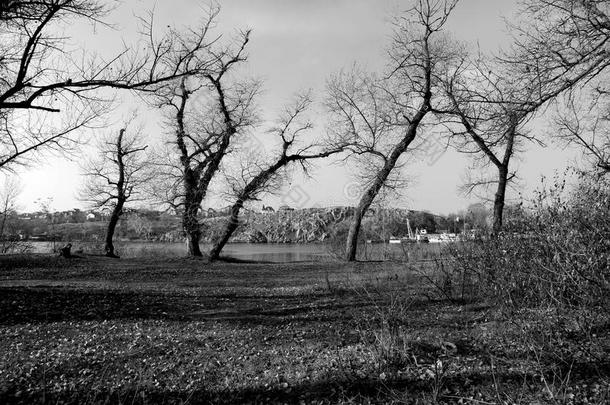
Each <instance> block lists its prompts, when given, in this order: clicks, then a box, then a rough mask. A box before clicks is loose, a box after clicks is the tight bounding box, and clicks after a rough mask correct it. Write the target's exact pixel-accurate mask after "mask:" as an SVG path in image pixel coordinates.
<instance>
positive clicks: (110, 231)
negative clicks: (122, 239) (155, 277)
mask: <svg viewBox="0 0 610 405" xmlns="http://www.w3.org/2000/svg"><path fill="white" fill-rule="evenodd" d="M124 134H125V129H121V130H120V131H119V137H118V138H117V141H116V163H117V165H118V169H119V179H118V181H117V183H116V191H117V195H116V205H115V206H114V209H113V210H112V215H111V216H110V221H109V222H108V228H107V229H106V243H105V246H104V250H105V251H106V256H108V257H115V258H118V256H117V255H116V253H115V252H114V244H113V243H112V239H113V237H114V230H115V229H116V225H117V223H118V222H119V218H120V216H121V214H122V213H123V205H124V204H125V201H127V197H126V194H125V164H124V162H123V156H124V152H123V135H124Z"/></svg>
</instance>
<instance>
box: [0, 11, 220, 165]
mask: <svg viewBox="0 0 610 405" xmlns="http://www.w3.org/2000/svg"><path fill="white" fill-rule="evenodd" d="M108 4H109V3H107V2H103V1H98V0H40V1H25V0H13V1H8V2H2V8H0V124H1V125H0V170H2V169H4V170H7V169H10V168H11V167H13V166H14V165H15V164H16V163H19V162H23V160H24V158H27V157H28V156H33V155H36V153H38V152H42V151H45V150H59V151H62V150H65V149H66V148H68V147H69V146H70V145H71V142H70V141H73V140H74V139H75V137H76V133H77V132H78V131H77V130H78V129H81V128H84V127H87V126H90V125H92V123H93V122H94V119H95V118H97V117H98V116H99V115H100V114H102V113H103V112H104V110H105V106H106V105H107V102H108V101H109V100H108V97H106V98H104V97H103V96H102V95H101V94H102V93H100V90H101V89H103V88H110V89H126V90H137V91H145V92H154V91H157V90H158V89H159V87H160V86H162V85H164V84H165V83H167V82H168V81H172V80H174V79H176V78H179V77H182V76H188V75H191V74H194V73H196V72H203V71H205V70H206V67H207V66H205V62H209V61H212V60H214V58H213V57H208V58H203V57H200V56H201V55H202V54H206V53H207V51H208V48H209V46H210V44H211V43H213V42H214V41H215V38H208V30H209V28H210V26H211V24H212V23H213V21H214V19H215V17H216V15H217V13H218V10H217V9H212V10H211V11H210V12H209V14H208V16H207V17H206V19H205V20H204V21H203V23H202V24H201V28H199V29H197V30H188V31H186V32H179V31H178V30H175V29H169V30H168V31H167V32H166V33H165V34H164V35H160V36H158V37H157V35H156V33H155V32H154V29H153V26H154V24H153V19H152V15H151V16H150V18H149V19H143V18H142V19H140V20H139V21H140V22H141V24H142V32H141V34H142V35H141V40H140V41H139V42H138V43H137V45H136V46H131V47H130V46H128V45H125V48H124V49H123V50H121V51H119V52H118V53H117V54H115V55H114V56H112V57H111V58H110V59H104V58H102V57H100V56H97V55H96V54H95V53H94V52H90V51H88V50H84V49H83V50H82V55H80V56H77V55H76V53H74V52H71V51H70V50H69V45H68V44H69V41H70V39H71V38H70V37H68V36H65V35H60V34H58V32H59V30H60V29H62V28H63V27H66V26H67V24H70V23H71V22H74V21H78V20H83V21H86V22H90V23H91V24H98V25H105V26H108V24H107V23H106V21H105V18H106V17H107V16H108V13H109V11H110V7H109V6H108ZM110 4H112V3H110ZM142 49H144V51H142ZM208 56H210V55H208ZM202 63H203V64H202ZM60 113H61V114H60Z"/></svg>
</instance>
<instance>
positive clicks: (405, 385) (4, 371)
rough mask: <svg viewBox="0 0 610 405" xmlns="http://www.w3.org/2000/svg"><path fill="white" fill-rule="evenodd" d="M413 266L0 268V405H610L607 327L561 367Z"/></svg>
mask: <svg viewBox="0 0 610 405" xmlns="http://www.w3.org/2000/svg"><path fill="white" fill-rule="evenodd" d="M414 266H416V265H406V264H403V263H355V264H345V263H287V264H271V263H216V264H207V263H204V262H203V261H199V260H190V259H179V258H174V259H167V258H155V257H150V258H141V259H121V260H113V259H109V258H104V257H94V256H86V257H80V258H74V259H62V258H56V257H51V256H45V255H35V256H6V257H2V258H0V403H24V404H29V403H53V404H55V403H74V404H83V403H129V404H142V403H190V404H197V403H209V402H212V403H244V402H245V403H270V402H271V403H421V404H426V403H460V404H461V403H473V404H488V403H497V404H499V403H547V402H548V403H566V404H567V403H574V404H576V403H605V401H608V400H610V385H609V384H608V381H610V365H609V361H608V359H609V356H608V346H609V345H608V344H607V342H608V341H609V340H610V339H608V337H609V336H610V335H609V333H608V327H607V326H606V327H605V328H600V329H599V331H598V332H597V336H595V342H596V345H595V348H596V349H595V350H597V351H591V350H590V346H587V347H586V348H582V347H581V345H580V342H581V341H582V336H579V335H578V334H572V335H569V334H567V335H566V336H567V337H565V338H564V339H562V340H561V342H563V343H562V344H564V343H565V344H566V345H567V346H566V348H565V351H568V352H570V353H571V352H574V350H581V349H582V350H583V354H582V356H572V357H570V358H571V359H574V360H572V361H571V363H570V364H564V365H563V366H561V363H557V362H552V361H550V360H548V361H547V357H548V356H555V355H556V353H545V352H540V351H536V350H535V349H532V347H533V346H532V345H531V344H530V343H531V340H528V339H524V337H525V336H526V335H527V333H525V332H524V329H523V325H524V323H522V322H515V320H514V318H508V317H507V316H506V314H502V313H499V312H498V311H496V310H494V309H493V308H491V307H488V306H487V305H485V303H484V302H479V301H471V302H451V301H447V300H442V299H440V298H439V297H436V296H435V295H434V294H433V291H432V290H433V289H431V287H430V286H429V285H427V284H426V282H425V280H424V279H423V278H422V277H421V275H420V274H419V273H420V272H419V271H416V270H417V269H415V268H414ZM419 270H421V269H419ZM523 316H524V317H525V316H527V315H523ZM532 322H534V321H532ZM566 330H567V329H566ZM566 333H567V332H566ZM568 335H569V336H568ZM604 341H605V342H606V344H604ZM562 350H563V349H562ZM557 364H559V366H556V365H557Z"/></svg>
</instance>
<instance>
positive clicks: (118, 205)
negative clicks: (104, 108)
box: [81, 128, 151, 257]
mask: <svg viewBox="0 0 610 405" xmlns="http://www.w3.org/2000/svg"><path fill="white" fill-rule="evenodd" d="M126 131H127V130H126V128H122V129H121V130H119V132H118V134H117V135H109V136H107V137H106V138H105V139H102V140H101V142H100V145H99V155H98V157H97V158H96V159H94V160H92V161H90V162H89V164H88V165H87V167H86V168H85V173H84V174H85V176H87V177H88V182H87V183H86V184H85V187H84V189H83V192H82V197H81V198H82V199H83V200H85V201H88V202H90V203H92V204H93V205H94V206H95V207H96V208H102V207H110V208H111V209H112V213H111V214H110V219H109V221H108V226H107V229H106V237H105V244H104V251H105V252H106V256H108V257H118V256H117V255H116V253H115V249H114V243H113V237H114V231H115V229H116V226H117V224H118V222H119V219H120V218H121V215H122V214H123V208H124V206H125V204H126V203H127V202H132V201H136V200H138V199H139V198H140V196H141V191H142V190H141V187H142V186H143V185H144V184H145V183H147V182H148V181H150V180H151V175H150V172H148V171H147V169H148V166H149V163H148V161H147V157H146V155H145V154H144V151H145V150H146V147H147V146H146V145H144V144H143V143H142V139H141V138H142V134H141V132H140V131H133V132H132V131H130V132H126Z"/></svg>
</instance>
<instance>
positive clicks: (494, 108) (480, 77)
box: [446, 0, 610, 235]
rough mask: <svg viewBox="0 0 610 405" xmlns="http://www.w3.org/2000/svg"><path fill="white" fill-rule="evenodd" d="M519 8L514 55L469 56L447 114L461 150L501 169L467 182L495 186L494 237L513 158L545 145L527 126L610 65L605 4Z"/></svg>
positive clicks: (450, 90) (553, 0)
mask: <svg viewBox="0 0 610 405" xmlns="http://www.w3.org/2000/svg"><path fill="white" fill-rule="evenodd" d="M521 5H522V9H521V16H522V20H521V21H520V23H519V24H517V25H513V26H512V27H511V28H512V30H513V31H512V33H513V37H514V43H513V45H512V47H511V49H510V50H509V51H507V52H505V53H504V54H503V55H502V56H500V57H497V58H493V59H491V58H488V59H490V60H491V62H487V61H485V60H484V58H482V57H481V56H480V55H479V56H478V57H477V59H476V60H474V61H473V60H468V57H466V56H465V57H464V59H463V61H462V64H461V65H460V66H459V68H458V69H456V70H455V71H453V72H451V75H449V76H448V77H447V79H446V93H447V96H448V98H449V100H450V102H451V104H452V107H451V111H448V112H449V113H450V114H454V115H455V116H456V117H457V118H458V122H459V124H460V125H461V129H456V128H455V127H453V128H450V129H451V132H452V133H453V137H452V138H453V140H454V141H455V142H456V144H457V146H458V149H460V150H462V151H464V152H467V153H475V154H478V155H479V157H480V158H481V159H479V162H483V164H484V165H486V164H491V165H492V166H494V167H495V168H496V170H497V178H496V179H487V178H482V179H475V180H474V181H472V182H470V184H468V185H467V189H468V190H469V191H472V190H473V189H474V188H475V187H478V186H490V185H494V184H495V185H496V191H495V195H494V219H493V227H492V232H493V234H495V235H497V234H498V233H499V232H500V231H501V229H502V223H503V211H504V205H505V199H506V189H507V185H508V184H509V183H510V182H511V180H513V179H514V178H515V176H516V173H515V172H514V171H511V161H512V159H513V157H514V156H515V154H516V153H517V152H518V151H519V148H520V147H521V146H523V145H524V143H525V142H526V141H536V142H540V141H538V140H537V137H535V136H532V135H531V134H528V133H527V132H526V129H525V128H526V124H527V123H528V122H529V121H530V120H531V119H532V118H533V117H535V116H536V114H539V113H542V111H543V108H544V107H545V106H546V105H548V103H549V102H551V101H553V100H557V97H558V96H559V95H561V94H563V93H565V92H570V91H573V90H575V89H577V88H578V87H579V86H582V85H584V84H586V83H588V82H589V81H590V80H591V79H593V78H594V77H597V76H598V75H599V74H600V73H601V72H602V71H604V70H605V69H606V68H607V66H608V62H609V61H610V58H608V54H607V51H606V50H605V48H606V47H607V46H608V39H610V37H608V32H609V31H608V26H607V25H606V24H607V22H608V19H607V14H605V13H603V12H602V10H603V8H600V6H601V5H602V4H601V2H596V1H584V0H583V1H581V0H543V1H534V0H523V1H522V3H521ZM606 7H607V6H606ZM562 123H563V124H564V130H565V131H564V135H566V132H567V133H572V135H574V132H573V131H571V130H573V129H575V128H574V127H573V126H572V127H570V126H567V125H566V124H567V122H566V121H565V118H564V119H563V120H562ZM572 123H574V122H572ZM581 140H582V138H581ZM593 149H594V148H591V149H590V150H593ZM597 151H599V150H597Z"/></svg>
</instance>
